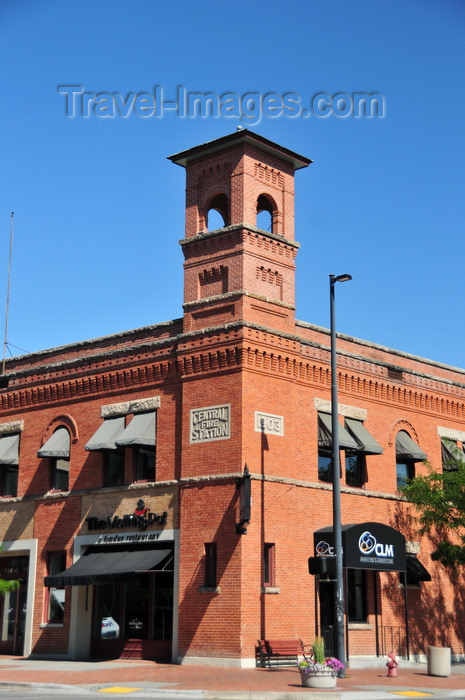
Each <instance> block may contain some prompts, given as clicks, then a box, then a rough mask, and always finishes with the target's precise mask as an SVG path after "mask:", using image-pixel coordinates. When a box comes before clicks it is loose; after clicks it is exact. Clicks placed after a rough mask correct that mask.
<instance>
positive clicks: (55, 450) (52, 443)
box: [37, 428, 70, 459]
mask: <svg viewBox="0 0 465 700" xmlns="http://www.w3.org/2000/svg"><path fill="white" fill-rule="evenodd" d="M69 443H70V437H69V433H68V431H67V430H66V428H58V430H55V432H54V433H53V434H52V435H51V436H50V437H49V439H48V440H47V442H46V443H44V444H43V445H42V447H41V448H40V450H39V451H38V453H37V456H38V457H56V458H57V459H59V458H61V459H69Z"/></svg>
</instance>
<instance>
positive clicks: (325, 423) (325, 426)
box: [318, 413, 358, 452]
mask: <svg viewBox="0 0 465 700" xmlns="http://www.w3.org/2000/svg"><path fill="white" fill-rule="evenodd" d="M337 432H338V437H339V448H340V449H341V450H353V451H354V452H355V451H357V450H358V444H357V442H356V441H355V440H354V438H353V437H352V436H351V435H349V433H348V432H347V430H346V429H345V428H344V427H343V426H342V425H340V424H339V425H338V431H337ZM332 444H333V430H332V418H331V414H330V413H318V447H321V448H331V446H332Z"/></svg>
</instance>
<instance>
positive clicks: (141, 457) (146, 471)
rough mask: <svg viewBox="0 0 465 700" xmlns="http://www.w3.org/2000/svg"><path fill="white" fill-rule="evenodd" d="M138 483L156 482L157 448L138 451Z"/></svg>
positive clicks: (145, 448)
mask: <svg viewBox="0 0 465 700" xmlns="http://www.w3.org/2000/svg"><path fill="white" fill-rule="evenodd" d="M136 480H137V481H155V448H150V447H139V448H138V449H137V474H136Z"/></svg>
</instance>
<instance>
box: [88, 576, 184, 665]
mask: <svg viewBox="0 0 465 700" xmlns="http://www.w3.org/2000/svg"><path fill="white" fill-rule="evenodd" d="M172 638H173V572H172V571H154V572H150V573H142V574H133V575H132V576H131V578H130V579H128V580H126V581H115V582H113V583H103V584H99V585H95V586H94V607H93V616H92V643H91V655H92V656H93V657H96V658H139V659H153V660H156V661H165V662H166V661H168V662H170V661H171V645H172Z"/></svg>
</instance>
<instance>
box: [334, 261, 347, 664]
mask: <svg viewBox="0 0 465 700" xmlns="http://www.w3.org/2000/svg"><path fill="white" fill-rule="evenodd" d="M350 279H352V278H351V276H350V275H339V276H338V277H335V276H334V275H330V276H329V290H330V322H331V325H330V331H331V433H332V453H331V464H332V471H333V475H332V476H333V533H334V554H335V556H336V581H335V591H334V625H335V647H336V658H338V659H339V661H341V662H342V663H343V664H344V666H345V663H346V656H345V649H344V579H343V552H342V523H341V475H340V462H339V421H338V399H337V370H336V311H335V300H334V285H335V283H336V282H345V281H348V280H350ZM339 676H340V677H343V676H344V672H341V673H340V674H339Z"/></svg>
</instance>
